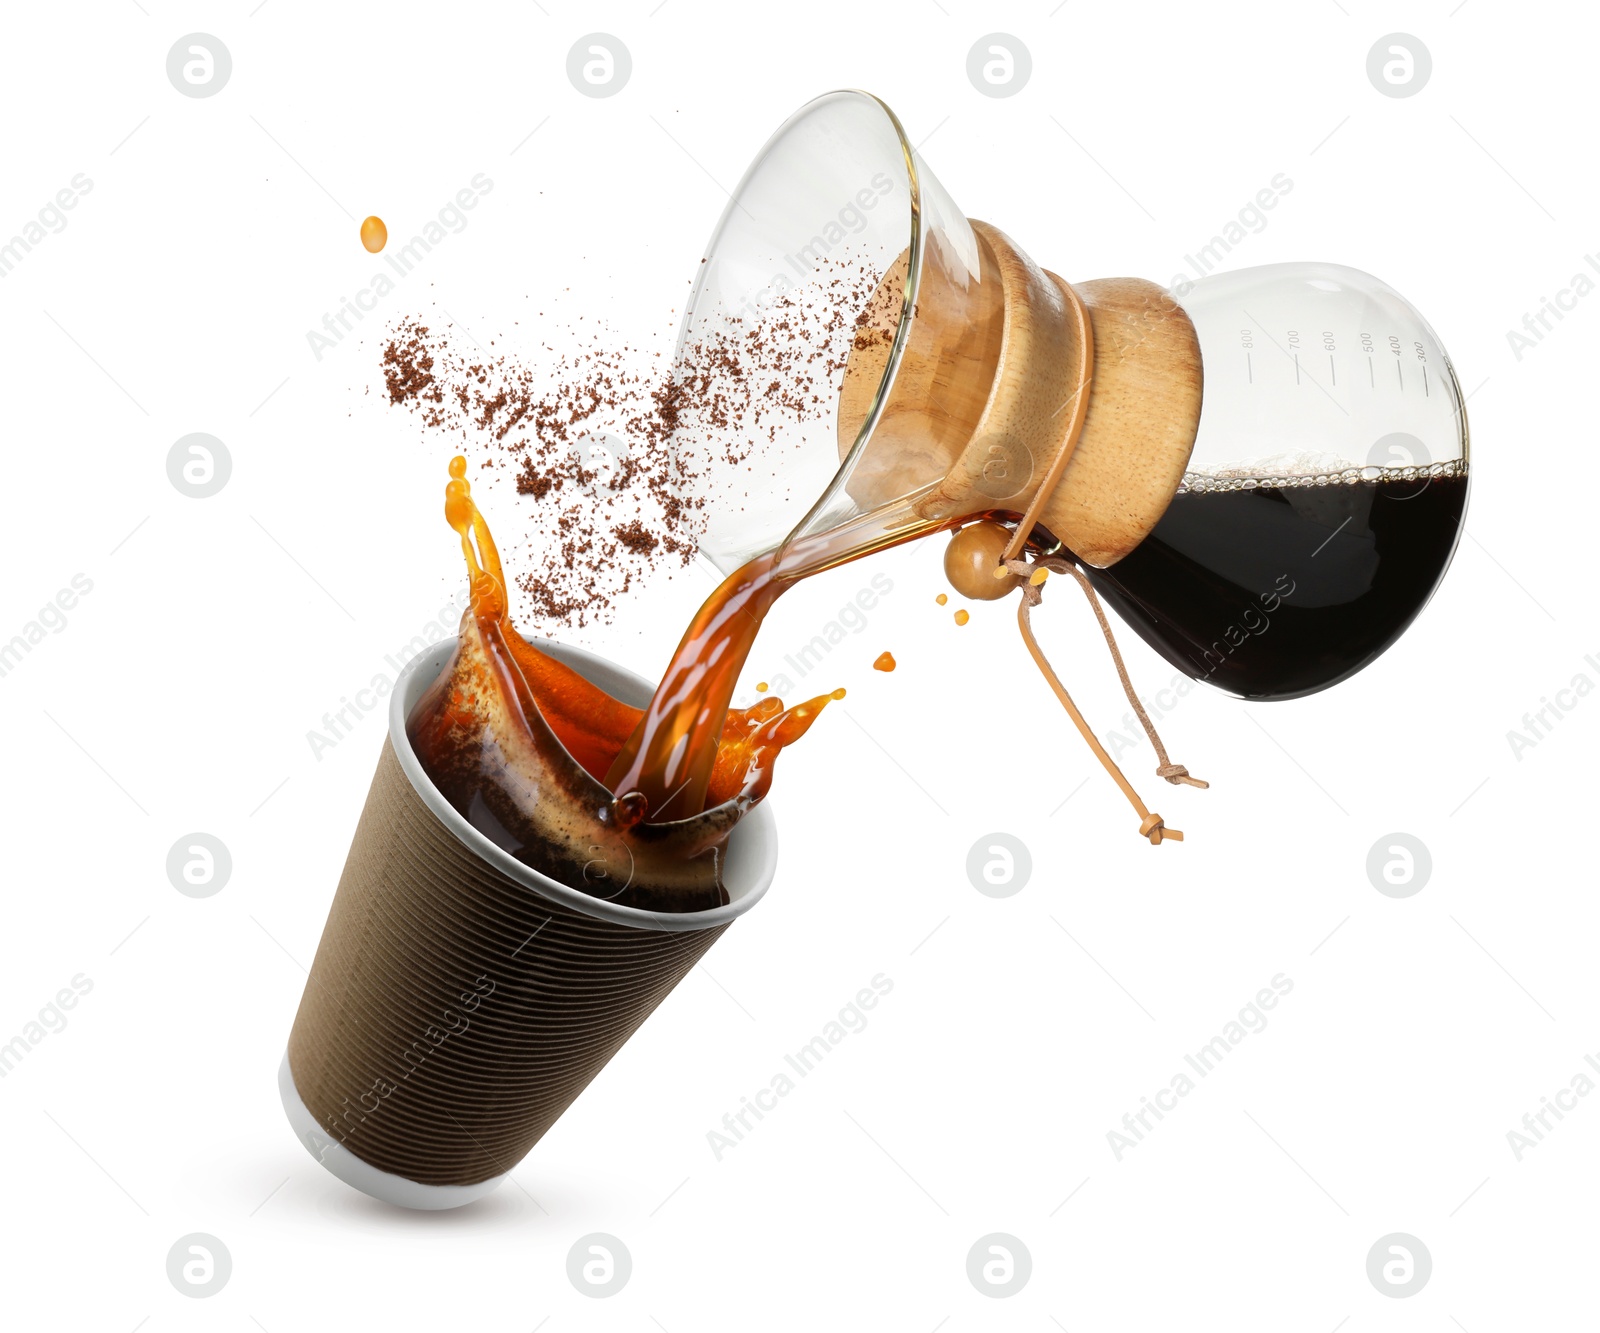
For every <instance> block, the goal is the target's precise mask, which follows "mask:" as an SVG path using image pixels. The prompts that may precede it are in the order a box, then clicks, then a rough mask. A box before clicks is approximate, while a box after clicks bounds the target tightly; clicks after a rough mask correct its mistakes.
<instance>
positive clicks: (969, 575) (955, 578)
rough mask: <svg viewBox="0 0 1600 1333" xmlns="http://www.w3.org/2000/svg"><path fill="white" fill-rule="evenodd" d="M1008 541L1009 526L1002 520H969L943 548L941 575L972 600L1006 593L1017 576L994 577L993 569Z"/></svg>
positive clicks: (999, 596)
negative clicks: (980, 521)
mask: <svg viewBox="0 0 1600 1333" xmlns="http://www.w3.org/2000/svg"><path fill="white" fill-rule="evenodd" d="M1010 544H1011V530H1010V529H1009V528H1007V527H1005V526H1003V525H1002V524H999V523H991V522H987V521H986V522H983V523H969V524H968V525H967V526H966V527H964V528H962V529H961V530H960V531H959V532H957V533H956V534H955V536H953V537H952V538H951V539H950V545H948V546H947V547H945V548H944V576H945V577H946V578H947V579H949V580H950V586H951V587H952V588H954V589H955V590H956V591H957V592H958V593H960V594H961V595H962V596H963V597H966V598H968V599H969V600H971V601H974V602H993V601H996V600H998V599H999V598H1001V597H1005V596H1008V595H1009V594H1010V593H1011V592H1012V590H1013V589H1015V588H1016V587H1017V586H1018V585H1019V584H1020V583H1021V580H1020V579H1019V578H1018V577H1017V576H1016V575H1015V574H1011V575H1009V576H1007V577H1006V578H1003V579H1002V578H996V577H995V570H997V569H999V568H1000V561H1001V559H1002V558H1003V557H1004V555H1005V553H1006V547H1007V546H1009V545H1010Z"/></svg>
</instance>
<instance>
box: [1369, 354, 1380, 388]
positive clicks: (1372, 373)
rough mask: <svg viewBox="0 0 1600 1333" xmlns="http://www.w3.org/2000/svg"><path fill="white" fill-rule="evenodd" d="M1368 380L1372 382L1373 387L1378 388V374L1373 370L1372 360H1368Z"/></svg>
mask: <svg viewBox="0 0 1600 1333" xmlns="http://www.w3.org/2000/svg"><path fill="white" fill-rule="evenodd" d="M1367 378H1368V379H1369V380H1371V381H1372V387H1373V388H1374V389H1376V388H1377V387H1378V372H1377V371H1376V370H1374V369H1373V368H1372V358H1371V357H1370V356H1369V357H1368V358H1367Z"/></svg>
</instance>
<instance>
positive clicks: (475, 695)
mask: <svg viewBox="0 0 1600 1333" xmlns="http://www.w3.org/2000/svg"><path fill="white" fill-rule="evenodd" d="M450 475H451V481H450V483H449V485H448V486H447V487H446V491H445V516H446V518H447V519H448V521H449V523H450V526H451V527H452V528H454V529H455V530H456V532H457V533H459V534H460V537H461V549H462V554H463V556H464V557H465V559H466V562H467V570H468V574H469V578H470V584H471V605H470V607H469V608H468V610H467V612H466V614H465V615H464V616H463V617H462V622H461V631H460V639H459V641H458V645H457V649H456V653H455V655H454V657H453V658H452V659H451V662H450V663H449V665H448V666H447V667H446V669H445V670H444V671H443V672H442V673H441V674H440V677H439V679H438V680H437V681H436V682H435V683H434V684H433V685H432V686H431V687H430V688H429V689H428V690H427V691H426V693H424V695H423V696H422V698H421V699H419V700H418V702H417V705H416V706H415V708H413V710H412V712H411V715H410V717H409V718H408V719H407V735H408V737H409V739H410V741H411V743H412V747H413V749H414V750H415V751H416V754H417V756H418V758H419V759H420V761H421V762H422V766H423V768H424V770H425V771H426V772H427V774H428V776H429V777H430V778H431V779H432V780H433V782H434V784H435V785H436V786H437V787H438V788H439V790H440V791H441V793H442V794H443V795H444V796H445V798H446V799H447V800H448V801H449V802H450V803H451V805H452V806H454V807H455V809H456V810H458V811H459V812H460V813H461V814H462V816H463V817H465V818H466V819H467V820H468V821H469V822H470V823H471V824H472V825H473V826H474V827H475V828H477V829H478V830H479V831H480V832H482V833H484V834H485V836H487V837H489V838H490V839H491V841H493V842H495V843H496V844H497V845H498V846H500V847H503V848H504V849H505V850H507V851H509V852H510V853H511V854H512V855H513V856H515V857H517V858H518V859H519V860H522V861H524V862H525V863H527V864H529V865H531V866H533V867H534V868H536V869H538V870H540V871H541V872H543V873H545V874H548V875H550V876H551V877H552V878H555V879H558V880H559V881H561V882H563V883H565V884H568V885H569V886H570V887H572V888H576V889H579V890H581V891H583V892H586V893H590V894H593V895H594V896H596V897H602V898H608V899H611V900H613V901H616V902H620V903H624V904H627V905H630V906H639V907H645V908H649V909H651V910H660V911H695V910H702V909H704V908H707V907H713V906H717V905H719V904H720V903H724V902H726V901H727V893H726V890H725V889H724V888H723V887H722V883H721V862H722V855H721V854H722V847H723V844H724V842H725V841H726V839H727V836H728V834H729V832H731V831H732V829H733V827H734V825H735V824H736V823H737V822H738V820H739V819H740V818H741V817H742V816H743V815H744V814H745V813H746V812H747V811H748V810H749V809H750V808H751V807H752V806H753V805H755V804H756V803H757V802H758V801H760V800H761V799H762V798H763V797H764V796H765V795H766V793H767V791H768V789H769V788H770V787H771V784H772V776H773V763H774V760H775V759H776V757H777V754H778V751H780V750H781V749H782V748H783V747H784V746H786V745H791V744H793V743H794V742H795V741H797V740H799V739H800V737H801V736H803V735H804V734H805V733H806V731H807V730H808V729H809V728H810V726H811V724H812V723H813V722H814V721H815V720H816V718H817V716H818V714H819V713H820V712H821V711H822V709H823V708H824V707H825V706H826V704H827V703H828V701H829V700H830V699H837V698H842V697H843V695H844V691H843V690H835V691H834V692H833V693H832V694H830V695H822V696H819V697H818V698H815V699H811V700H807V701H806V702H804V703H801V704H797V705H795V706H794V707H792V708H785V707H784V706H783V702H782V701H781V700H779V699H775V698H766V699H762V700H760V701H759V702H758V703H756V704H755V705H754V706H753V707H751V708H748V709H733V708H730V707H729V706H728V704H729V700H730V699H731V697H732V691H733V687H734V684H735V682H736V680H737V678H738V674H739V670H740V668H741V667H742V666H743V663H744V659H745V656H746V655H747V654H748V652H749V648H750V643H751V641H752V640H753V639H754V637H755V631H756V629H757V627H758V626H759V623H760V621H759V617H760V615H762V614H764V613H765V610H766V609H767V607H769V606H770V605H771V604H772V602H773V601H774V600H776V598H777V596H778V594H779V592H781V591H782V588H783V587H784V586H785V585H784V584H783V583H781V582H779V581H777V579H776V578H775V577H774V575H773V572H772V563H773V562H772V561H771V559H770V558H769V559H768V560H767V561H766V563H765V564H762V562H759V561H758V562H756V565H759V566H761V567H760V568H759V569H756V568H755V566H751V567H747V570H746V571H740V573H739V574H736V575H734V576H733V577H732V578H730V579H729V580H727V581H726V582H725V583H724V584H723V585H722V587H721V588H719V589H718V590H717V592H716V593H715V594H713V596H712V598H711V600H710V601H709V602H707V604H706V606H705V607H703V608H702V609H701V611H700V613H699V615H697V616H696V618H695V620H694V622H693V623H692V624H691V626H690V630H689V633H688V634H686V635H685V636H684V642H683V644H680V646H679V651H678V654H677V655H676V656H675V657H674V659H673V664H672V666H671V667H670V668H669V670H668V673H667V677H666V679H665V680H664V681H663V684H662V687H661V688H659V689H658V690H657V691H656V695H655V698H653V699H652V701H651V704H650V707H649V708H647V709H644V710H641V709H638V708H633V707H631V706H629V705H628V704H625V703H623V702H622V701H621V700H618V699H615V698H613V697H612V696H611V695H610V694H608V693H606V692H605V691H604V690H602V689H600V688H599V687H598V686H596V685H593V684H591V683H590V682H589V681H587V680H585V679H584V678H583V677H582V676H581V675H579V674H578V673H577V672H576V671H574V670H573V669H572V668H570V667H568V666H565V665H563V664H562V663H560V662H558V661H556V660H555V659H554V658H552V657H549V656H548V655H546V654H545V653H542V652H540V651H539V650H538V649H537V648H535V647H533V646H532V645H531V644H529V643H527V642H526V641H525V640H524V639H523V637H522V636H521V635H520V634H519V633H518V632H517V630H516V627H515V625H514V624H513V623H512V621H511V618H510V614H509V609H508V605H507V597H506V591H505V587H506V585H505V576H504V573H503V572H502V569H501V565H500V558H499V554H498V552H497V550H496V548H495V544H494V539H493V537H492V536H491V535H490V532H489V527H488V524H487V523H486V522H485V521H484V519H483V515H482V514H481V513H480V512H479V511H478V508H477V506H476V504H475V503H474V502H473V500H472V496H471V489H470V487H469V485H468V483H467V481H466V479H465V475H466V460H465V459H463V458H459V457H458V458H455V459H453V460H452V461H451V464H450ZM747 571H751V572H747ZM702 654H704V656H703V658H702V656H701V655H702ZM640 756H644V759H643V760H642V761H641V759H640ZM663 757H664V761H665V762H664V763H663V762H662V760H663ZM613 771H622V772H624V773H625V774H626V775H627V781H625V782H621V783H603V782H602V779H604V778H606V776H607V775H608V774H610V773H611V772H613ZM691 790H692V795H687V794H686V793H690V792H691ZM647 816H648V817H649V818H648V819H647Z"/></svg>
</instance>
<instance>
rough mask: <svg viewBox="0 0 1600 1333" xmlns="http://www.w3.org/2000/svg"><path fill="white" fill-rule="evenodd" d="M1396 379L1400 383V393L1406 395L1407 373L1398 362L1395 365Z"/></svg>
mask: <svg viewBox="0 0 1600 1333" xmlns="http://www.w3.org/2000/svg"><path fill="white" fill-rule="evenodd" d="M1394 377H1395V378H1396V379H1397V380H1399V381H1400V392H1401V393H1404V392H1405V391H1406V372H1405V370H1404V369H1403V368H1402V367H1401V365H1400V363H1399V362H1398V361H1396V362H1395V363H1394Z"/></svg>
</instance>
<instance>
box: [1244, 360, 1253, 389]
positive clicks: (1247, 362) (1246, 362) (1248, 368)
mask: <svg viewBox="0 0 1600 1333" xmlns="http://www.w3.org/2000/svg"><path fill="white" fill-rule="evenodd" d="M1244 373H1245V375H1246V376H1248V378H1249V380H1250V383H1251V384H1254V383H1255V382H1256V372H1255V368H1254V367H1253V366H1252V365H1251V364H1250V353H1249V352H1246V353H1245V354H1244Z"/></svg>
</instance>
